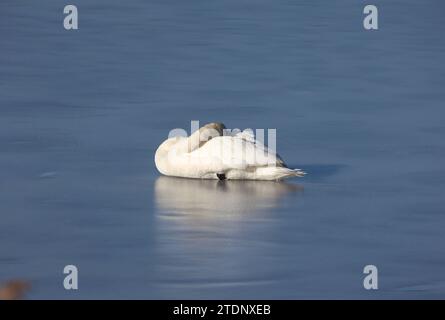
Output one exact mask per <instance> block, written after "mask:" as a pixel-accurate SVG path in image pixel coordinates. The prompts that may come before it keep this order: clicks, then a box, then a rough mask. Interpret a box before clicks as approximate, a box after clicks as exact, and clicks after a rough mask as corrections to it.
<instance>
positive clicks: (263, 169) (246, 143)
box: [155, 123, 305, 180]
mask: <svg viewBox="0 0 445 320" xmlns="http://www.w3.org/2000/svg"><path fill="white" fill-rule="evenodd" d="M224 129H225V126H224V125H223V124H222V123H209V124H207V125H205V126H204V127H202V128H200V129H199V130H197V131H196V132H195V133H193V134H192V135H191V136H190V137H174V138H169V139H167V140H165V141H164V142H163V143H162V144H161V145H160V146H159V147H158V149H157V150H156V154H155V163H156V168H157V169H158V170H159V172H161V173H162V174H164V175H167V176H176V177H184V178H197V179H220V180H225V179H229V180H232V179H245V180H280V179H283V178H287V177H301V176H303V175H304V174H305V173H304V172H303V171H301V170H299V169H290V168H288V167H287V166H286V165H285V163H284V162H283V160H282V159H281V158H280V157H279V155H278V154H276V153H274V152H271V150H269V149H268V148H267V147H265V146H264V145H263V144H261V143H259V142H258V141H255V139H254V137H253V135H252V134H249V133H247V132H246V131H244V132H241V133H238V134H236V135H225V132H224V131H223V130H224Z"/></svg>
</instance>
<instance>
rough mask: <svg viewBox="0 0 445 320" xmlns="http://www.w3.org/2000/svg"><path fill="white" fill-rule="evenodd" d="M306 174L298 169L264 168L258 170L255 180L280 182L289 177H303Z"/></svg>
mask: <svg viewBox="0 0 445 320" xmlns="http://www.w3.org/2000/svg"><path fill="white" fill-rule="evenodd" d="M304 175H306V172H304V171H303V170H300V169H290V168H286V167H264V168H258V169H257V171H256V178H257V179H259V180H260V179H262V180H282V179H285V178H291V177H303V176H304Z"/></svg>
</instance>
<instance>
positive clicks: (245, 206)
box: [155, 177, 303, 219]
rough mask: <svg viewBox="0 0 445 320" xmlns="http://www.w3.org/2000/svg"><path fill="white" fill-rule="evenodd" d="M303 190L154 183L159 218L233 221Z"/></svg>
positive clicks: (264, 184)
mask: <svg viewBox="0 0 445 320" xmlns="http://www.w3.org/2000/svg"><path fill="white" fill-rule="evenodd" d="M302 190H303V187H302V186H300V185H295V184H288V183H284V182H271V181H217V180H191V179H184V178H172V177H159V178H158V179H157V180H156V183H155V202H156V205H157V207H158V209H159V210H160V211H161V212H160V213H161V214H162V215H164V214H167V215H168V214H170V215H190V216H194V217H196V218H197V217H200V216H201V217H202V218H204V217H205V218H209V219H210V218H212V217H213V218H216V217H218V216H221V215H224V216H231V218H234V217H235V216H242V215H244V214H248V213H252V212H256V211H258V210H262V209H271V208H275V207H278V206H279V205H280V200H282V199H283V198H284V197H285V196H286V195H289V194H291V193H297V192H300V191H302Z"/></svg>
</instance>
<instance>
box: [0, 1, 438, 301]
mask: <svg viewBox="0 0 445 320" xmlns="http://www.w3.org/2000/svg"><path fill="white" fill-rule="evenodd" d="M76 4H77V6H78V8H79V30H77V31H66V30H64V29H63V27H62V19H63V15H62V11H63V4H61V3H60V1H56V0H44V1H39V3H38V4H36V2H35V1H31V0H27V1H25V0H23V1H12V0H6V1H5V0H3V1H2V2H1V3H0V38H1V50H0V219H1V222H0V282H3V281H6V280H7V279H11V278H25V279H29V280H30V281H31V282H32V285H33V289H32V291H31V292H30V294H29V295H28V297H29V298H31V299H38V298H64V299H65V298H66V299H71V298H87V299H88V298H180V299H185V298H189V299H194V298H206V299H210V298H230V299H237V298H274V299H275V298H285V299H292V298H363V299H374V298H407V299H411V298H444V297H445V275H444V267H445V232H444V230H445V211H444V207H445V170H444V163H445V139H444V138H445V124H444V119H445V109H444V107H445V106H444V100H445V90H444V83H445V64H444V57H445V38H444V36H443V10H444V9H445V5H444V3H443V2H440V1H423V2H419V1H414V0H410V1H391V2H390V3H389V2H388V1H380V0H376V1H374V4H376V5H377V6H378V8H379V11H380V20H379V21H380V30H378V31H373V32H369V31H365V30H364V29H363V27H362V19H363V14H362V10H363V7H364V5H365V4H367V2H366V3H365V2H364V1H356V0H345V1H341V3H334V2H332V3H328V2H327V1H304V2H303V1H291V0H287V1H281V0H279V1H273V3H272V1H263V0H260V1H238V0H236V1H235V0H228V1H222V2H218V3H215V2H209V1H179V0H169V1H161V0H159V1H142V0H138V1H131V3H126V2H122V1H117V0H107V1H105V0H102V1H100V0H95V1H92V0H78V1H76ZM427 4H428V5H427ZM191 120H199V121H200V122H201V123H202V124H204V123H206V122H210V121H221V122H224V123H225V124H226V125H227V126H228V127H230V128H241V129H244V128H254V129H256V128H265V129H267V128H276V129H277V134H278V152H279V153H280V154H281V155H282V156H283V158H284V159H285V160H286V161H287V163H289V165H291V166H294V167H298V168H302V169H304V170H305V171H307V172H308V173H309V174H308V175H307V177H305V178H303V179H297V180H290V181H288V182H286V183H275V182H231V181H228V182H225V183H220V182H218V181H193V180H185V179H175V178H167V177H160V176H159V174H158V172H157V171H156V168H155V166H154V162H153V157H154V151H155V150H156V148H157V146H158V144H159V143H160V142H161V141H162V140H164V139H165V138H166V136H167V134H168V132H169V130H170V129H173V128H177V127H181V128H184V129H188V128H189V126H190V121H191ZM68 264H74V265H76V266H77V267H78V268H79V290H77V291H66V290H64V288H63V286H62V281H63V276H64V275H63V274H62V270H63V267H64V266H65V265H68ZM368 264H373V265H376V266H377V267H378V269H379V290H377V291H366V290H364V289H363V286H362V281H363V277H364V275H363V273H362V272H363V267H364V266H365V265H368Z"/></svg>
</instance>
